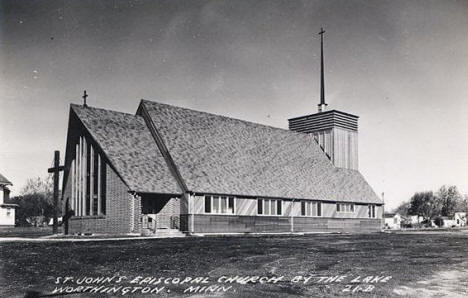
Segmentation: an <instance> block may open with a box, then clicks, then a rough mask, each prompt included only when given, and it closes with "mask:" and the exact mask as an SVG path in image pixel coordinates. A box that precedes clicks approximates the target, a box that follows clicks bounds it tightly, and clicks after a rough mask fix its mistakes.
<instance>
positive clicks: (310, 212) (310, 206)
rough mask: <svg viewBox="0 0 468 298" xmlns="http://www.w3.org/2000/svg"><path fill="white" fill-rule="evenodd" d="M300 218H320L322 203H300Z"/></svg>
mask: <svg viewBox="0 0 468 298" xmlns="http://www.w3.org/2000/svg"><path fill="white" fill-rule="evenodd" d="M301 215H302V216H322V202H316V201H302V202H301Z"/></svg>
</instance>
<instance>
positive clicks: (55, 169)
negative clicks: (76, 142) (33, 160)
mask: <svg viewBox="0 0 468 298" xmlns="http://www.w3.org/2000/svg"><path fill="white" fill-rule="evenodd" d="M64 168H65V167H64V166H60V151H58V150H55V152H54V166H53V167H52V168H49V169H48V170H47V172H49V173H54V214H53V228H52V232H53V233H54V234H57V233H58V219H57V217H58V197H59V179H60V171H63V169H64Z"/></svg>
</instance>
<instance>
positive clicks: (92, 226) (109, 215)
mask: <svg viewBox="0 0 468 298" xmlns="http://www.w3.org/2000/svg"><path fill="white" fill-rule="evenodd" d="M106 169H107V175H106V183H107V187H106V214H105V215H94V216H82V217H76V216H74V217H72V218H71V219H70V222H69V233H70V234H76V233H93V234H128V233H140V231H141V223H140V216H141V199H140V198H139V197H136V198H135V197H134V196H133V195H131V194H130V193H128V190H129V189H128V187H127V186H126V185H125V184H124V183H123V181H122V179H120V177H119V176H118V175H117V174H116V173H115V172H114V170H113V169H112V168H111V167H109V166H108V167H106ZM69 182H70V181H69ZM70 185H71V183H67V188H66V190H65V192H64V198H65V199H66V198H67V197H70V193H71V191H70V189H69V186H70ZM132 201H133V203H132ZM132 205H133V206H132ZM132 207H133V208H132ZM132 219H133V221H131V220H132Z"/></svg>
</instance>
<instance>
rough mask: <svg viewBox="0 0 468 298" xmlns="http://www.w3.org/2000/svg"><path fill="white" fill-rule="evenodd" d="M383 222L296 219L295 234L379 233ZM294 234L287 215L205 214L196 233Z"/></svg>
mask: <svg viewBox="0 0 468 298" xmlns="http://www.w3.org/2000/svg"><path fill="white" fill-rule="evenodd" d="M380 229H381V220H380V219H370V218H368V219H357V218H322V217H294V232H352V233H364V232H377V231H380ZM290 231H291V218H290V217H287V216H238V215H201V214H196V215H195V217H194V232H195V233H220V234H222V233H280V232H290Z"/></svg>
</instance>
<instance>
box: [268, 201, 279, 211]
mask: <svg viewBox="0 0 468 298" xmlns="http://www.w3.org/2000/svg"><path fill="white" fill-rule="evenodd" d="M270 208H271V212H270V214H271V215H275V214H276V210H275V209H277V208H278V207H277V201H275V200H270Z"/></svg>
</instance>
